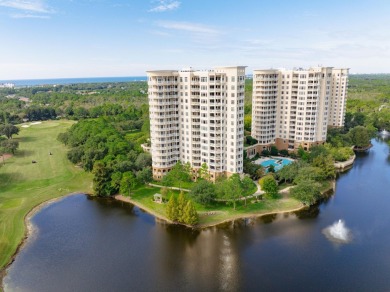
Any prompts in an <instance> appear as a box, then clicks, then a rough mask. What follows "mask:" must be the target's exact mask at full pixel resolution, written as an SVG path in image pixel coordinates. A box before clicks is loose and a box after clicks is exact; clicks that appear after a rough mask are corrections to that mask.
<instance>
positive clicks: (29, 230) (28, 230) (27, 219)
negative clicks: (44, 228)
mask: <svg viewBox="0 0 390 292" xmlns="http://www.w3.org/2000/svg"><path fill="white" fill-rule="evenodd" d="M82 194H86V193H85V192H73V193H69V194H65V195H60V196H59V197H56V198H52V199H49V200H46V201H43V202H41V203H39V204H37V205H36V206H34V207H33V208H32V209H31V210H30V211H28V213H27V214H26V215H25V216H24V219H23V221H24V226H25V231H24V236H23V237H22V240H21V241H20V243H19V244H18V246H17V248H16V250H15V252H14V254H13V255H12V256H11V257H10V259H9V261H8V263H7V264H6V265H5V266H4V267H3V268H2V269H0V291H4V283H3V280H4V278H5V276H6V275H7V270H8V268H9V267H10V266H11V265H12V263H13V262H14V261H15V258H16V257H17V255H18V254H19V252H20V251H21V250H22V249H23V248H24V247H25V246H26V244H27V241H28V240H29V239H31V238H32V237H33V236H34V235H36V233H37V229H36V228H35V226H34V224H32V222H31V219H32V218H33V217H34V216H35V215H36V214H37V213H38V212H40V211H41V210H42V209H43V208H45V207H47V206H49V205H51V204H53V203H56V202H58V201H61V200H63V199H65V198H67V197H70V196H75V195H82Z"/></svg>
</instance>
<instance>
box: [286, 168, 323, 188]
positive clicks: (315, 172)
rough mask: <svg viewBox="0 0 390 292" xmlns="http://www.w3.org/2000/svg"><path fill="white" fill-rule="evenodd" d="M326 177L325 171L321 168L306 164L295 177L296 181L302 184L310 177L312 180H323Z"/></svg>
mask: <svg viewBox="0 0 390 292" xmlns="http://www.w3.org/2000/svg"><path fill="white" fill-rule="evenodd" d="M325 178H326V177H325V176H324V173H323V171H322V170H321V168H319V167H315V166H306V167H302V168H299V170H298V174H297V175H296V176H295V178H294V183H295V184H300V183H302V182H303V181H306V180H308V179H309V180H312V181H321V180H324V179H325Z"/></svg>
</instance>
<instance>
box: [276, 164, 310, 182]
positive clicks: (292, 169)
mask: <svg viewBox="0 0 390 292" xmlns="http://www.w3.org/2000/svg"><path fill="white" fill-rule="evenodd" d="M306 165H307V163H306V162H303V161H294V162H293V163H290V164H289V165H286V166H284V167H283V168H282V169H281V170H279V171H278V172H277V176H278V179H279V180H284V181H286V182H292V181H293V180H294V178H295V177H296V176H297V175H298V171H299V169H300V168H302V167H305V166H306Z"/></svg>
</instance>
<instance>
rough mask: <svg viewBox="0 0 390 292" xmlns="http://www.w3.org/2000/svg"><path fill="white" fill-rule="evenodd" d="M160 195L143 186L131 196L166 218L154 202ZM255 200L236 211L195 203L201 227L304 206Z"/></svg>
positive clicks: (241, 204)
mask: <svg viewBox="0 0 390 292" xmlns="http://www.w3.org/2000/svg"><path fill="white" fill-rule="evenodd" d="M155 193H160V189H159V188H154V187H147V186H142V187H140V188H138V189H137V190H135V191H134V192H133V194H132V195H131V199H132V200H134V201H136V202H137V203H138V204H139V205H141V206H144V207H145V208H147V209H150V210H152V211H153V212H155V213H157V214H159V215H161V216H163V217H165V204H159V203H155V202H153V195H154V194H155ZM171 194H174V195H175V196H178V194H179V192H178V191H172V190H170V191H169V193H168V195H167V198H169V197H170V196H171ZM252 201H254V199H248V200H247V205H246V206H245V204H244V201H241V202H237V207H236V210H234V209H233V206H232V205H231V204H229V205H228V204H226V203H223V202H221V203H214V204H212V205H211V206H207V207H205V206H202V205H200V204H196V203H195V207H196V209H197V211H198V212H199V219H200V222H199V225H209V224H217V223H221V222H223V221H226V220H231V219H235V218H239V217H250V216H258V215H261V214H267V213H272V212H275V213H276V212H288V211H289V210H293V209H297V208H300V207H301V206H302V203H300V202H299V201H297V200H295V199H292V198H279V199H273V200H267V199H264V200H261V201H259V202H255V203H252Z"/></svg>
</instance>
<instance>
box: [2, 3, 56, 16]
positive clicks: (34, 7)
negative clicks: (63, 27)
mask: <svg viewBox="0 0 390 292" xmlns="http://www.w3.org/2000/svg"><path fill="white" fill-rule="evenodd" d="M0 6H3V7H8V8H13V9H17V10H22V11H26V12H34V13H53V10H52V9H50V8H49V7H48V6H47V5H46V4H45V3H44V1H42V0H0Z"/></svg>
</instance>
